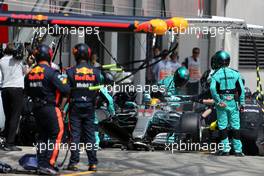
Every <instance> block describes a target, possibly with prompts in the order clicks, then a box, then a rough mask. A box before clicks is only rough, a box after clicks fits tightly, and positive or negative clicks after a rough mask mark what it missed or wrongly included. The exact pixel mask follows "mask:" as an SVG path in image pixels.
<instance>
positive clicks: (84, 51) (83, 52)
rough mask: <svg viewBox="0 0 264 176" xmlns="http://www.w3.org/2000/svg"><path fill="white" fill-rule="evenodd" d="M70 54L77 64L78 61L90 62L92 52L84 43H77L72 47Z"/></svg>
mask: <svg viewBox="0 0 264 176" xmlns="http://www.w3.org/2000/svg"><path fill="white" fill-rule="evenodd" d="M72 54H73V55H74V57H75V60H76V61H77V62H78V61H79V60H87V61H88V60H90V59H91V54H92V50H91V48H90V47H89V46H88V45H86V44H85V43H79V44H77V45H75V46H74V48H73V49H72Z"/></svg>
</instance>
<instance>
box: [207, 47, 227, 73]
mask: <svg viewBox="0 0 264 176" xmlns="http://www.w3.org/2000/svg"><path fill="white" fill-rule="evenodd" d="M229 64H230V55H229V53H228V52H226V51H224V50H220V51H217V52H216V53H215V54H214V55H213V57H212V58H211V68H212V69H213V70H215V69H219V68H221V67H227V66H229Z"/></svg>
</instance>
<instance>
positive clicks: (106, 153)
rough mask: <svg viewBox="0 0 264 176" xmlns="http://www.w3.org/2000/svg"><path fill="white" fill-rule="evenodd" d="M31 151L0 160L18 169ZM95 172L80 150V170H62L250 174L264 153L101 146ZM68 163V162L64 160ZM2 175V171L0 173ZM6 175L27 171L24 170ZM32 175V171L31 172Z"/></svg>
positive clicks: (102, 174)
mask: <svg viewBox="0 0 264 176" xmlns="http://www.w3.org/2000/svg"><path fill="white" fill-rule="evenodd" d="M26 153H34V150H33V149H32V148H30V147H23V152H4V151H0V158H1V161H2V162H5V163H8V164H10V165H12V166H13V167H14V168H17V169H18V170H23V169H22V168H21V167H20V166H19V165H18V162H17V161H18V159H19V158H20V157H21V156H22V155H24V154H26ZM64 154H65V151H63V152H61V153H60V156H59V162H60V161H62V159H63V157H64ZM98 159H99V162H100V164H99V165H98V170H99V171H98V172H97V173H92V172H89V171H87V166H86V165H85V163H86V162H87V159H86V154H85V153H82V154H81V161H82V162H81V163H80V165H79V166H80V169H81V171H79V172H75V173H72V172H69V171H65V170H62V171H61V175H65V176H78V175H98V176H127V175H137V176H140V175H142V176H143V175H144V176H145V175H151V176H152V175H153V176H156V175H167V176H174V175H177V176H178V175H180V176H181V175H201V176H204V175H213V176H218V175H221V176H222V175H227V176H229V175H230V176H231V175H232V176H234V175H240V176H249V175H256V176H259V175H263V173H264V167H263V166H264V157H259V156H246V157H243V158H239V157H234V156H223V157H217V156H214V155H211V154H208V153H200V152H189V153H186V152H185V153H184V152H174V153H173V154H172V153H171V152H170V151H155V152H145V151H121V150H120V149H103V150H101V151H99V152H98ZM66 164H67V163H66ZM0 175H1V176H2V175H3V176H4V174H0ZM6 175H10V176H13V175H28V174H27V173H23V172H22V173H20V174H6ZM30 175H34V174H32V173H31V174H30Z"/></svg>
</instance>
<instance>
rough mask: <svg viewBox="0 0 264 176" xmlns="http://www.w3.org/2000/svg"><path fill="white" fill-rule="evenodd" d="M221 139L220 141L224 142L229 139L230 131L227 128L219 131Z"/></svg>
mask: <svg viewBox="0 0 264 176" xmlns="http://www.w3.org/2000/svg"><path fill="white" fill-rule="evenodd" d="M219 137H220V140H224V139H226V138H227V137H228V131H227V129H226V128H225V129H222V130H219Z"/></svg>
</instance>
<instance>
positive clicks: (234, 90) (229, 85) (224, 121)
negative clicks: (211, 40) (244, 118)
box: [210, 50, 245, 156]
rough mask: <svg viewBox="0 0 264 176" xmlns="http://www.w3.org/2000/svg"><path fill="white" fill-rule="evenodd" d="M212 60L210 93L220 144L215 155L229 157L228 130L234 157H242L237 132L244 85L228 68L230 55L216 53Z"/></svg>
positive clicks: (237, 73)
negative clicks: (213, 70)
mask: <svg viewBox="0 0 264 176" xmlns="http://www.w3.org/2000/svg"><path fill="white" fill-rule="evenodd" d="M212 60H213V61H214V62H215V64H216V65H217V68H216V70H215V72H214V73H213V74H212V77H211V84H210V91H211V94H212V97H213V99H214V101H215V106H216V111H217V125H218V128H219V135H220V139H221V142H220V144H222V147H221V148H222V150H221V149H219V151H218V153H217V154H218V155H220V156H224V155H229V151H230V149H231V147H230V146H229V140H228V129H230V130H231V133H232V137H233V139H232V141H231V143H232V145H233V149H234V152H235V153H234V155H235V156H244V154H243V153H242V143H241V141H240V131H239V130H240V117H239V110H240V109H241V110H242V109H243V105H244V104H245V89H244V85H243V82H242V79H241V76H240V73H239V72H238V71H236V70H233V69H231V68H228V66H229V63H230V55H229V54H228V53H227V52H225V51H223V50H222V51H218V52H216V53H215V55H214V56H213V57H212ZM236 95H237V96H238V98H236ZM236 99H237V100H236Z"/></svg>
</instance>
